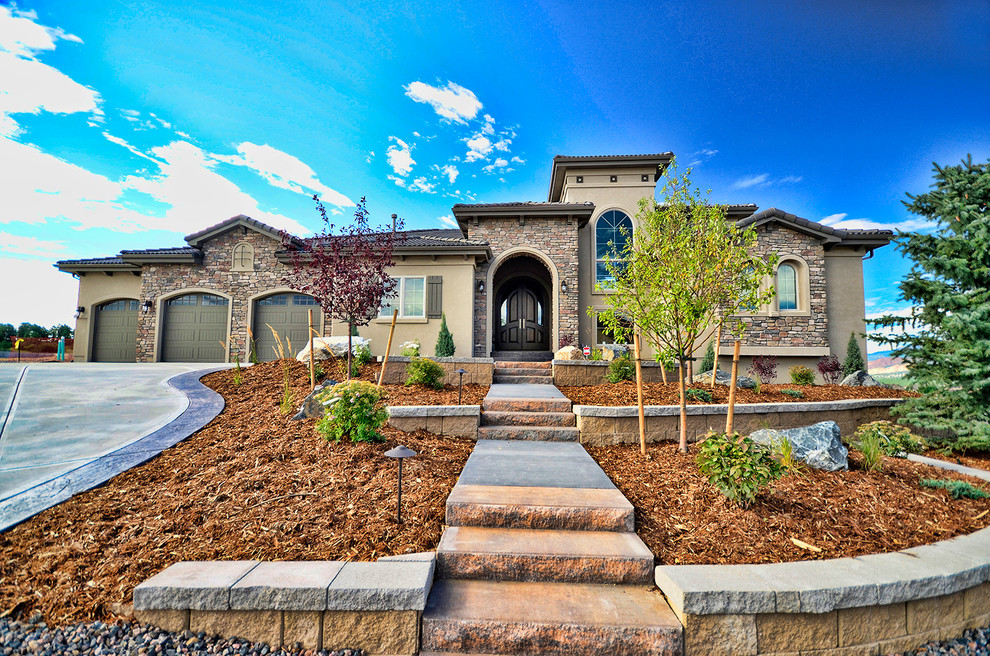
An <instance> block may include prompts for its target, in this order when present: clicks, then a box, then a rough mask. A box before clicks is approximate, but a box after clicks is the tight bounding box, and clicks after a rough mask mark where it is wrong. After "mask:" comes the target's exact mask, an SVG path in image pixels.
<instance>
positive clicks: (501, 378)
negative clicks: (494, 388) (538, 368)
mask: <svg viewBox="0 0 990 656" xmlns="http://www.w3.org/2000/svg"><path fill="white" fill-rule="evenodd" d="M492 382H493V383H496V384H501V385H553V376H517V375H511V376H506V375H500V374H494V375H493V376H492Z"/></svg>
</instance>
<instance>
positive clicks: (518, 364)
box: [495, 360, 552, 371]
mask: <svg viewBox="0 0 990 656" xmlns="http://www.w3.org/2000/svg"><path fill="white" fill-rule="evenodd" d="M495 368H496V369H540V370H543V371H550V369H551V368H552V367H551V364H550V363H549V362H529V361H526V360H496V361H495Z"/></svg>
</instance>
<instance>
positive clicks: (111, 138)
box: [101, 130, 158, 164]
mask: <svg viewBox="0 0 990 656" xmlns="http://www.w3.org/2000/svg"><path fill="white" fill-rule="evenodd" d="M101 134H102V135H103V137H104V138H105V139H106V140H107V141H109V142H110V143H115V144H117V145H118V146H123V147H124V148H126V149H127V150H129V151H130V152H131V153H132V154H134V155H137V156H138V157H142V158H144V159H146V160H149V161H151V162H154V163H155V164H157V163H158V160H157V159H155V158H154V157H148V155H146V154H145V153H142V152H141V151H140V150H138V149H137V148H135V147H134V146H132V145H131V144H129V143H128V142H127V141H126V140H124V139H121V138H120V137H115V136H114V135H112V134H110V133H109V132H107V131H106V130H104V131H103V132H102V133H101Z"/></svg>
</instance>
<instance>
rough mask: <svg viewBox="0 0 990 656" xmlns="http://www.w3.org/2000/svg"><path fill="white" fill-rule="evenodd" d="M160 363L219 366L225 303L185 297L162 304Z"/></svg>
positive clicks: (224, 332)
mask: <svg viewBox="0 0 990 656" xmlns="http://www.w3.org/2000/svg"><path fill="white" fill-rule="evenodd" d="M163 321H164V327H163V332H162V357H161V360H162V362H223V361H224V360H225V359H226V358H225V354H224V351H225V349H224V346H223V345H224V343H225V342H226V340H227V299H225V298H224V297H222V296H216V295H215V294H186V295H185V296H177V297H175V298H170V299H169V300H167V301H165V316H164V317H163Z"/></svg>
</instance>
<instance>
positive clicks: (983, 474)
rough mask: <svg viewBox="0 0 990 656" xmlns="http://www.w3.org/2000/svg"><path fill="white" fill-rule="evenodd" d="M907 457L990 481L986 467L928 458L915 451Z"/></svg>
mask: <svg viewBox="0 0 990 656" xmlns="http://www.w3.org/2000/svg"><path fill="white" fill-rule="evenodd" d="M907 458H908V460H913V461H914V462H920V463H922V464H925V465H931V466H932V467H938V468H940V469H948V470H949V471H954V472H957V473H959V474H966V475H967V476H973V477H975V478H982V479H983V480H985V481H987V482H990V471H986V470H985V469H976V468H975V467H967V466H966V465H959V464H956V463H954V462H946V461H945V460H939V459H938V458H926V457H925V456H919V455H916V454H914V453H909V454H908V456H907Z"/></svg>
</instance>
